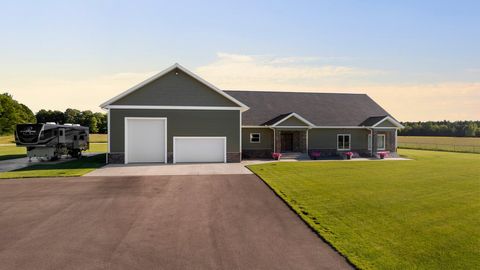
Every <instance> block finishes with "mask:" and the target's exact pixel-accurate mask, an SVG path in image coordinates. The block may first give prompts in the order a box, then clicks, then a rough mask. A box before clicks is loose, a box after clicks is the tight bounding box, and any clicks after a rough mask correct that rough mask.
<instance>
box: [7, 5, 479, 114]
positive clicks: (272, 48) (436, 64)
mask: <svg viewBox="0 0 480 270" xmlns="http://www.w3.org/2000/svg"><path fill="white" fill-rule="evenodd" d="M478 14H480V1H311V2H309V1H238V2H228V1H208V2H207V1H176V2H175V1H165V2H162V1H9V2H5V3H2V4H1V9H0V36H1V42H0V90H1V91H8V92H10V93H12V94H13V95H14V96H15V97H16V98H17V99H19V100H20V101H21V102H24V103H25V104H26V105H28V106H30V107H31V108H32V109H34V110H38V109H40V108H42V107H48V108H55V109H65V108H66V107H69V106H75V107H79V108H82V109H91V110H95V111H98V110H99V108H98V104H99V103H101V102H102V101H104V100H105V99H108V98H109V97H111V96H112V95H114V94H116V93H119V92H121V91H123V90H125V89H127V88H129V87H130V86H132V85H133V84H135V83H138V82H140V81H142V80H143V79H145V78H146V77H148V76H149V75H151V74H154V73H155V72H158V71H160V70H161V69H164V68H166V67H168V66H170V65H171V64H173V63H175V62H179V63H181V64H182V65H184V66H186V67H187V68H189V69H192V70H193V71H194V72H197V73H198V74H199V75H201V76H202V77H204V78H205V79H207V80H208V81H210V82H211V83H213V84H215V85H217V86H219V87H221V88H229V89H230V88H234V89H252V90H292V91H319V92H332V91H335V92H343V91H345V92H362V93H364V92H365V93H368V94H369V95H371V96H372V97H373V98H375V99H376V100H378V101H379V103H380V104H381V105H383V106H384V107H385V108H386V109H387V110H388V111H390V112H391V113H393V114H394V115H395V116H397V118H399V119H400V120H427V119H432V120H441V119H450V120H459V119H479V118H480V117H479V115H480V110H479V109H478V107H480V50H479V48H480V16H479V15H478ZM286 74H287V75H286ZM292 74H293V75H292ZM42 93H47V95H44V94H42ZM47 96H48V97H52V96H55V97H57V99H56V100H52V99H51V98H50V99H49V98H47ZM392 99H393V100H392ZM405 103H407V105H408V107H409V108H408V110H407V109H405ZM459 108H462V110H461V111H459ZM434 111H436V112H434Z"/></svg>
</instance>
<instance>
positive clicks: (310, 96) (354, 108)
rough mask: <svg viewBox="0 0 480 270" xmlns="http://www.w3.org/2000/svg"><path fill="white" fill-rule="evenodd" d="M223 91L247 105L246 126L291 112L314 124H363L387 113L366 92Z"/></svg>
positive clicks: (244, 115) (272, 120) (271, 119)
mask: <svg viewBox="0 0 480 270" xmlns="http://www.w3.org/2000/svg"><path fill="white" fill-rule="evenodd" d="M225 92H226V93H227V94H229V95H231V96H232V97H234V98H235V99H237V100H239V101H240V102H242V103H244V104H246V105H247V106H249V107H250V109H249V110H248V111H246V112H244V113H243V115H242V122H243V125H249V126H250V125H251V126H262V125H269V124H271V123H272V122H273V123H274V122H276V121H275V119H281V118H283V117H285V116H286V115H288V114H290V113H292V112H295V113H297V114H299V115H300V116H302V117H303V118H305V119H306V120H308V121H310V122H312V123H313V124H315V125H317V126H362V125H365V126H367V125H366V124H365V123H370V122H371V121H374V120H375V119H377V117H381V118H384V117H385V116H390V114H389V113H388V112H387V111H385V110H384V109H383V108H382V107H380V105H378V104H377V103H376V102H375V101H373V100H372V99H371V98H370V97H369V96H367V95H366V94H337V93H300V92H265V91H231V90H230V91H225ZM277 121H278V120H277ZM377 122H378V121H377ZM375 123H376V122H375Z"/></svg>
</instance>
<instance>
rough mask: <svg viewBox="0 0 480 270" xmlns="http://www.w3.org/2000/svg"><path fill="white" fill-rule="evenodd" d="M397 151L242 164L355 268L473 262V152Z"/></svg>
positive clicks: (479, 225)
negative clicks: (390, 157) (389, 157)
mask: <svg viewBox="0 0 480 270" xmlns="http://www.w3.org/2000/svg"><path fill="white" fill-rule="evenodd" d="M400 154H402V155H404V156H408V157H409V158H412V159H414V160H410V161H365V162H342V161H340V162H277V163H267V164H259V165H251V166H249V168H250V169H251V170H252V171H254V172H255V173H256V174H257V175H259V176H260V177H261V178H262V179H263V180H264V181H265V182H266V183H267V184H268V185H269V186H270V187H271V188H272V189H273V190H274V191H275V192H276V193H277V194H278V195H279V196H280V197H282V198H283V199H284V200H285V201H286V202H287V203H288V204H289V205H290V206H291V207H292V208H293V209H294V210H295V211H296V212H297V213H298V214H299V215H300V216H301V217H302V218H303V219H304V220H305V221H306V222H307V223H308V224H309V225H310V226H311V227H312V228H313V229H314V230H315V231H316V232H318V233H319V234H320V235H321V236H322V237H323V238H324V239H325V240H326V241H327V242H329V243H330V244H331V245H332V246H334V247H335V248H336V249H337V250H338V251H339V252H340V253H342V254H343V255H345V256H346V257H347V258H348V259H349V260H350V261H351V262H352V263H353V264H355V265H356V266H357V267H359V268H361V269H478V266H479V265H480V155H478V154H463V153H449V152H434V151H419V150H405V149H403V150H401V151H400Z"/></svg>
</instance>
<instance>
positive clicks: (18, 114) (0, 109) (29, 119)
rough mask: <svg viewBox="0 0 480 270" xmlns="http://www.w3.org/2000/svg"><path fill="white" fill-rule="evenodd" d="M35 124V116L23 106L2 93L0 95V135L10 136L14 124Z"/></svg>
mask: <svg viewBox="0 0 480 270" xmlns="http://www.w3.org/2000/svg"><path fill="white" fill-rule="evenodd" d="M23 123H35V116H34V115H33V113H32V111H31V110H30V109H29V108H28V107H27V106H25V105H24V104H21V103H19V102H18V101H16V100H14V99H13V97H12V96H11V95H10V94H8V93H4V94H1V95H0V135H4V134H12V133H13V132H14V131H15V125H16V124H23Z"/></svg>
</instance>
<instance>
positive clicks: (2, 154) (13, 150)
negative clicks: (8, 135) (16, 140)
mask: <svg viewBox="0 0 480 270" xmlns="http://www.w3.org/2000/svg"><path fill="white" fill-rule="evenodd" d="M26 156H27V149H26V148H25V147H16V146H15V145H8V146H0V160H6V159H12V158H21V157H26Z"/></svg>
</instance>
